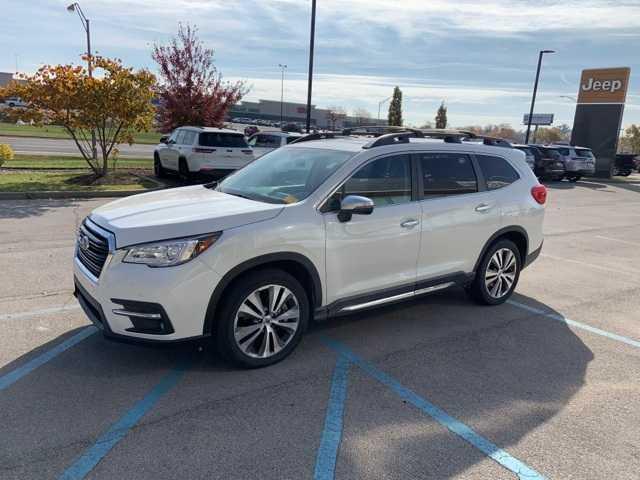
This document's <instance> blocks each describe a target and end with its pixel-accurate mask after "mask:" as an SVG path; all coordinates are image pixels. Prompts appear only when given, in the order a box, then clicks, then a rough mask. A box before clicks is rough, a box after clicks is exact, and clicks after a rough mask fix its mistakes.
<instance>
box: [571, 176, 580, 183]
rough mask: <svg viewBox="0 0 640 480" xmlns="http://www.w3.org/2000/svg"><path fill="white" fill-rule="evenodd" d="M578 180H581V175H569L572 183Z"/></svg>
mask: <svg viewBox="0 0 640 480" xmlns="http://www.w3.org/2000/svg"><path fill="white" fill-rule="evenodd" d="M578 180H580V177H579V176H574V177H569V181H570V182H572V183H576V182H577V181H578Z"/></svg>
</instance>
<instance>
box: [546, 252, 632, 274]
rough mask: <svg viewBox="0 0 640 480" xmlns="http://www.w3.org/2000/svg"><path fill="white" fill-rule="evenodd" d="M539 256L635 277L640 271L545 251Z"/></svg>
mask: <svg viewBox="0 0 640 480" xmlns="http://www.w3.org/2000/svg"><path fill="white" fill-rule="evenodd" d="M540 256H541V257H545V258H550V259H551V260H561V261H563V262H569V263H575V264H576V265H582V266H584V267H590V268H594V269H596V270H602V271H605V272H613V273H624V274H626V275H632V276H634V277H637V276H638V275H640V272H638V271H637V270H636V271H631V270H621V269H619V268H609V267H603V266H602V265H595V264H593V263H588V262H581V261H580V260H572V259H570V258H565V257H556V256H555V255H549V254H546V253H541V254H540Z"/></svg>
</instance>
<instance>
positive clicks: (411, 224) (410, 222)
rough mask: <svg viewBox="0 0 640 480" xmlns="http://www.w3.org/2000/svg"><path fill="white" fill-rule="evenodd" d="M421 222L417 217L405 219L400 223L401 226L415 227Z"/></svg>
mask: <svg viewBox="0 0 640 480" xmlns="http://www.w3.org/2000/svg"><path fill="white" fill-rule="evenodd" d="M419 223H420V222H419V221H418V220H416V219H415V218H412V219H410V220H405V221H404V222H402V223H401V224H400V226H401V227H402V228H411V227H415V226H416V225H418V224H419Z"/></svg>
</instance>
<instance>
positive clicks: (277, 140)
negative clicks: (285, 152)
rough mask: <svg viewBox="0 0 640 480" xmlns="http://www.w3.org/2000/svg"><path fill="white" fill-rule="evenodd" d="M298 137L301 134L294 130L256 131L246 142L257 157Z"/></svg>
mask: <svg viewBox="0 0 640 480" xmlns="http://www.w3.org/2000/svg"><path fill="white" fill-rule="evenodd" d="M300 137H302V134H301V133H296V132H258V133H254V134H253V135H251V136H250V137H249V140H247V143H248V144H249V146H250V147H251V148H252V149H253V154H254V156H255V158H259V157H261V156H262V155H264V154H265V153H269V152H272V151H273V150H275V149H276V148H280V147H284V146H285V145H288V144H289V143H291V142H292V141H294V140H296V139H297V138H300Z"/></svg>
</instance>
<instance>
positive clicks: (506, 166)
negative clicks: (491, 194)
mask: <svg viewBox="0 0 640 480" xmlns="http://www.w3.org/2000/svg"><path fill="white" fill-rule="evenodd" d="M476 159H477V160H478V164H479V165H480V170H482V174H483V175H484V179H485V181H486V182H487V188H488V189H489V190H497V189H499V188H504V187H507V186H509V185H511V184H512V183H513V182H515V181H517V180H518V179H519V178H520V175H518V172H517V171H516V170H515V168H513V167H512V166H511V164H510V163H509V162H507V161H506V160H505V159H504V158H501V157H494V156H493V155H476Z"/></svg>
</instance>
